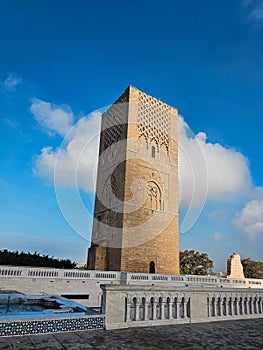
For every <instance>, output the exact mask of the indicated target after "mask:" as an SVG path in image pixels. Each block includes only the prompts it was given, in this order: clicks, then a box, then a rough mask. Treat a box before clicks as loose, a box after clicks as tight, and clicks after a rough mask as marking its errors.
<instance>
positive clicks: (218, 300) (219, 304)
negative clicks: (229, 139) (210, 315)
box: [217, 299, 222, 316]
mask: <svg viewBox="0 0 263 350" xmlns="http://www.w3.org/2000/svg"><path fill="white" fill-rule="evenodd" d="M217 316H222V300H221V299H217Z"/></svg>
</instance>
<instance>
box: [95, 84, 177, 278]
mask: <svg viewBox="0 0 263 350" xmlns="http://www.w3.org/2000/svg"><path fill="white" fill-rule="evenodd" d="M177 119H178V110H177V109H175V108H173V107H171V106H169V105H167V104H165V103H163V102H161V101H159V100H158V99H156V98H153V97H151V96H149V95H147V94H145V93H143V92H141V91H139V90H138V89H136V88H134V87H132V86H129V87H128V88H127V89H126V90H125V92H124V93H123V94H122V95H121V96H120V98H119V99H118V100H117V101H116V102H115V103H114V104H113V105H112V106H111V107H110V108H109V109H108V110H107V111H106V112H105V113H104V114H103V116H102V124H101V139H100V151H99V160H98V173H97V188H96V200H95V209H94V222H93V231H92V242H91V247H90V249H89V253H88V268H89V269H95V270H111V271H126V272H144V273H148V272H151V273H154V272H156V273H167V274H178V273H179V229H178V132H177Z"/></svg>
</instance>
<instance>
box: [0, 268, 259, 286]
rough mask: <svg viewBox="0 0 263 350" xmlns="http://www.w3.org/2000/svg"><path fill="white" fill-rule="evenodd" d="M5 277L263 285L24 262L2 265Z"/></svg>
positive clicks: (1, 274) (251, 281)
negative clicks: (19, 264) (37, 264)
mask: <svg viewBox="0 0 263 350" xmlns="http://www.w3.org/2000/svg"><path fill="white" fill-rule="evenodd" d="M2 277H16V278H19V277H29V278H52V279H53V278H60V279H90V280H94V279H96V280H106V281H116V282H121V281H123V282H124V283H128V284H130V283H154V284H162V283H172V284H174V283H179V284H184V285H188V284H189V285H195V284H196V285H200V284H202V285H204V286H205V285H207V286H209V285H211V284H212V285H219V286H226V287H231V286H233V287H234V288H236V287H239V288H240V287H245V288H263V280H262V279H251V278H246V279H234V278H225V277H217V276H209V275H208V276H200V275H167V274H147V273H131V272H120V271H98V270H81V269H55V268H45V267H26V266H23V267H20V266H5V265H2V266H0V278H2Z"/></svg>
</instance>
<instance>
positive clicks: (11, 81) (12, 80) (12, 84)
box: [1, 73, 22, 91]
mask: <svg viewBox="0 0 263 350" xmlns="http://www.w3.org/2000/svg"><path fill="white" fill-rule="evenodd" d="M21 83H22V78H20V77H17V76H15V75H14V74H12V73H9V74H8V77H7V78H6V79H5V80H4V81H2V82H1V86H2V87H3V88H4V89H5V90H7V91H15V90H16V87H17V85H19V84H21Z"/></svg>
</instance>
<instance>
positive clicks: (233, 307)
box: [231, 299, 236, 316]
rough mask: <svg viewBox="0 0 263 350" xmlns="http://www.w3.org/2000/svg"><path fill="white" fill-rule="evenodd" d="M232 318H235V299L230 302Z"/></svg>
mask: <svg viewBox="0 0 263 350" xmlns="http://www.w3.org/2000/svg"><path fill="white" fill-rule="evenodd" d="M231 307H232V316H235V314H236V303H235V299H233V300H232V305H231Z"/></svg>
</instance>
